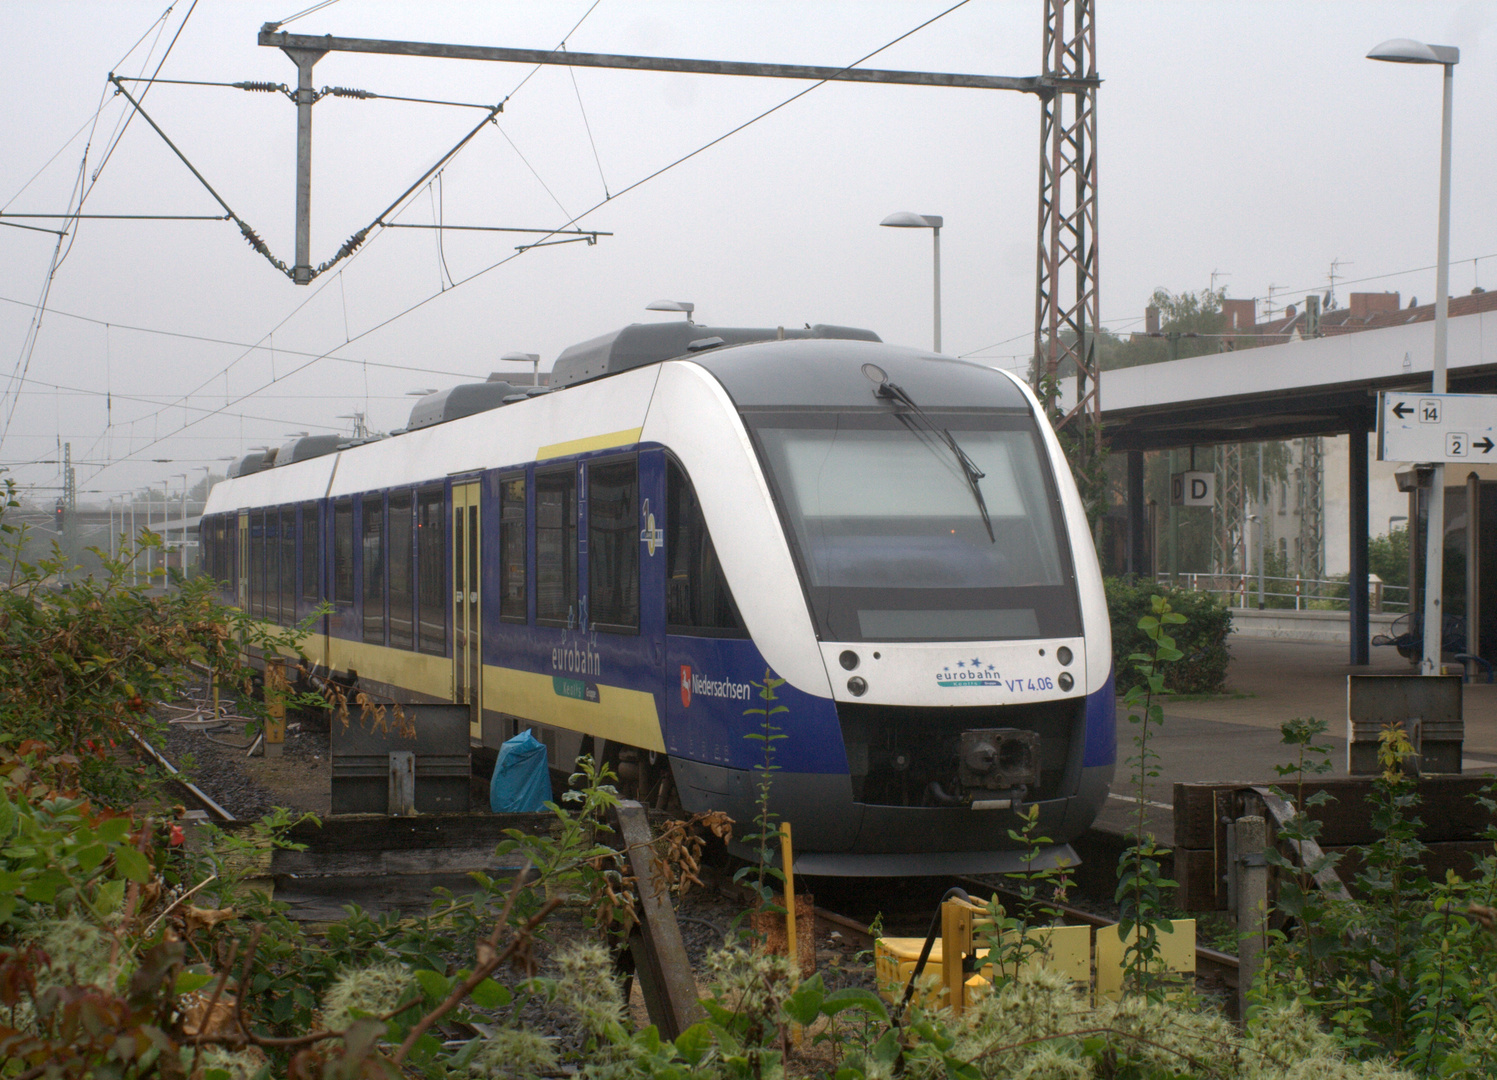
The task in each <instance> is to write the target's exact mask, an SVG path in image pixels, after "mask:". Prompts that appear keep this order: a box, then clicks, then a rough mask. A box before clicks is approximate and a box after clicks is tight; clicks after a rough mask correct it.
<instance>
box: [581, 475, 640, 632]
mask: <svg viewBox="0 0 1497 1080" xmlns="http://www.w3.org/2000/svg"><path fill="white" fill-rule="evenodd" d="M587 504H588V505H587V582H588V584H587V606H588V612H589V618H590V619H591V620H592V623H593V625H595V626H596V627H598V629H600V630H613V631H623V632H633V631H637V630H638V629H639V471H638V469H637V467H636V464H635V460H634V458H632V457H631V458H628V459H627V460H623V461H610V462H599V463H595V464H592V465H589V466H588V469H587Z"/></svg>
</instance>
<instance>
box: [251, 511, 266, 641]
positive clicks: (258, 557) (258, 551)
mask: <svg viewBox="0 0 1497 1080" xmlns="http://www.w3.org/2000/svg"><path fill="white" fill-rule="evenodd" d="M249 532H250V535H249V548H250V549H249V559H250V565H249V588H250V614H251V615H254V616H255V617H257V618H260V617H263V616H264V615H265V511H263V510H256V511H255V512H254V513H253V514H251V515H250V530H249Z"/></svg>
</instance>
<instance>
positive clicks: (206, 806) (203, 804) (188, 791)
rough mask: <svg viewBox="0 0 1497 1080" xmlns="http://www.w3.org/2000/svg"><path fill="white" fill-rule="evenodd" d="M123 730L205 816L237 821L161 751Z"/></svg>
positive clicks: (135, 733) (134, 733)
mask: <svg viewBox="0 0 1497 1080" xmlns="http://www.w3.org/2000/svg"><path fill="white" fill-rule="evenodd" d="M125 730H126V731H128V732H129V733H130V738H132V739H134V740H135V745H136V746H138V747H140V749H141V751H142V752H143V753H145V754H146V756H148V757H149V758H150V759H151V760H152V761H154V762H156V764H158V765H160V766H161V767H162V768H163V769H165V770H166V772H167V776H168V777H169V778H170V780H171V782H172V783H173V784H174V785H175V786H176V787H177V789H178V790H179V791H181V792H182V793H183V794H184V795H186V796H187V798H188V799H190V800H191V801H192V802H194V803H196V804H197V805H198V807H199V808H200V809H201V810H202V811H203V812H204V813H205V814H207V815H208V816H209V817H210V818H212V819H213V820H214V821H218V822H229V821H235V820H237V819H236V818H235V817H234V815H233V814H231V813H229V811H227V810H226V809H224V808H223V807H222V806H220V805H219V804H218V803H217V802H215V801H214V799H213V797H212V796H211V795H209V794H208V793H207V792H206V791H204V790H203V789H202V788H200V787H198V786H197V785H196V784H194V783H193V782H192V781H191V780H188V779H187V778H186V777H185V776H183V775H182V773H181V770H179V769H178V768H177V767H176V766H175V765H173V764H172V763H171V762H170V761H168V760H167V758H166V755H165V754H163V753H161V751H159V750H157V749H156V748H155V747H154V746H152V745H151V744H150V743H149V742H147V741H146V740H145V739H144V738H142V737H141V736H140V735H139V734H138V733H137V732H136V731H135V729H134V728H126V729H125Z"/></svg>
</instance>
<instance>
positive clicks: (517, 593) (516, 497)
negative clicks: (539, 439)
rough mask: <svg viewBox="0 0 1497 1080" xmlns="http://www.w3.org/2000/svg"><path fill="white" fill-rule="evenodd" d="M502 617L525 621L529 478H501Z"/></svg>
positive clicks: (500, 588)
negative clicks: (527, 487)
mask: <svg viewBox="0 0 1497 1080" xmlns="http://www.w3.org/2000/svg"><path fill="white" fill-rule="evenodd" d="M499 617H500V618H501V619H503V620H504V621H505V622H524V621H525V477H524V475H520V476H511V477H505V478H504V479H501V480H500V481H499Z"/></svg>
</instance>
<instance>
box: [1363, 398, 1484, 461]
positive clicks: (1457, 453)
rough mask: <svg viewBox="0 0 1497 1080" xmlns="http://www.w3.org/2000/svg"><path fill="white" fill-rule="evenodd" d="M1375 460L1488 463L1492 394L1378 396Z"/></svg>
mask: <svg viewBox="0 0 1497 1080" xmlns="http://www.w3.org/2000/svg"><path fill="white" fill-rule="evenodd" d="M1380 398H1381V400H1380V402H1379V407H1378V420H1377V450H1378V453H1377V456H1378V460H1379V461H1409V462H1424V461H1427V462H1436V461H1457V462H1459V461H1466V462H1475V461H1494V460H1497V457H1494V456H1493V455H1492V451H1493V449H1494V448H1497V395H1493V394H1428V395H1416V394H1405V393H1399V392H1397V391H1391V390H1390V391H1386V392H1384V393H1383V394H1381V395H1380Z"/></svg>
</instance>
